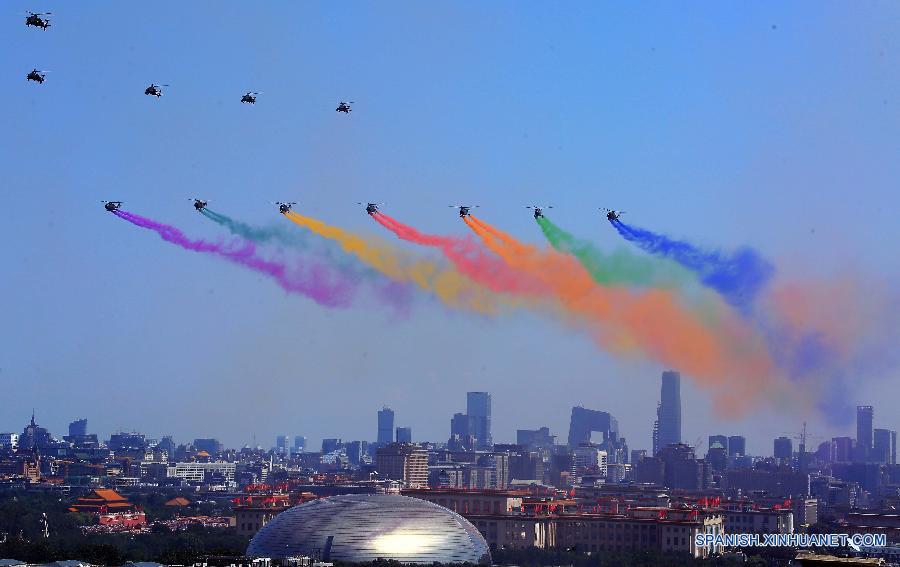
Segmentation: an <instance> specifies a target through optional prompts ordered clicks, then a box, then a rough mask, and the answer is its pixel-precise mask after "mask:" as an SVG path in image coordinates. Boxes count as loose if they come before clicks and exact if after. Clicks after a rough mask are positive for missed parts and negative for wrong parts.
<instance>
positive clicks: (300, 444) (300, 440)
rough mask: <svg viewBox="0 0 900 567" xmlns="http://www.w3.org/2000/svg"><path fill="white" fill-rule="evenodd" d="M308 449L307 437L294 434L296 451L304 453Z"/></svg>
mask: <svg viewBox="0 0 900 567" xmlns="http://www.w3.org/2000/svg"><path fill="white" fill-rule="evenodd" d="M305 450H306V437H304V436H303V435H295V436H294V452H295V453H302V452H303V451H305Z"/></svg>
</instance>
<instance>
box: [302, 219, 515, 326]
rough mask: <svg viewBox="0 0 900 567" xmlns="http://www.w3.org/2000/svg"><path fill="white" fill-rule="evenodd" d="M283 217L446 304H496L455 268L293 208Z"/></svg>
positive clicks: (491, 308)
mask: <svg viewBox="0 0 900 567" xmlns="http://www.w3.org/2000/svg"><path fill="white" fill-rule="evenodd" d="M284 216H285V217H287V218H288V219H289V220H290V221H292V222H294V223H296V224H298V225H300V226H302V227H304V228H306V229H308V230H310V231H311V232H313V233H315V234H318V235H319V236H322V237H324V238H327V239H329V240H333V241H335V242H337V243H338V244H340V246H341V248H342V249H343V250H344V252H346V253H348V254H352V255H353V256H356V257H357V258H359V259H360V260H361V261H362V262H364V263H365V264H366V265H368V266H371V267H372V268H374V269H376V270H378V271H379V272H381V273H382V274H384V275H385V276H387V277H389V278H391V279H392V280H394V281H396V282H401V283H414V284H415V285H417V286H418V287H419V288H421V289H423V290H425V291H428V292H431V293H433V294H434V295H435V296H437V297H438V299H440V300H441V302H443V303H444V304H445V305H447V306H449V307H454V308H462V309H469V310H472V311H475V312H478V313H484V314H491V313H495V312H496V311H497V309H498V307H499V303H500V302H501V301H500V298H499V297H497V296H496V295H494V294H493V293H492V292H490V291H489V290H487V289H485V288H483V287H481V286H479V285H477V284H475V283H473V282H472V281H471V280H469V279H467V278H465V277H464V276H462V275H461V274H460V273H459V272H457V271H455V270H452V269H448V268H446V267H444V266H441V265H439V264H437V263H435V262H432V261H429V260H423V259H414V258H410V257H408V256H406V255H403V254H402V253H401V252H400V251H398V250H395V249H394V248H392V247H391V246H389V245H387V244H386V243H381V242H377V243H376V242H369V241H367V240H366V239H365V238H363V237H361V236H358V235H356V234H353V233H351V232H348V231H345V230H343V229H341V228H338V227H336V226H331V225H328V224H326V223H324V222H322V221H320V220H317V219H314V218H311V217H306V216H303V215H300V214H298V213H296V212H294V211H288V212H287V213H286V214H285V215H284Z"/></svg>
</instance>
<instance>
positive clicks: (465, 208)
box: [450, 205, 478, 219]
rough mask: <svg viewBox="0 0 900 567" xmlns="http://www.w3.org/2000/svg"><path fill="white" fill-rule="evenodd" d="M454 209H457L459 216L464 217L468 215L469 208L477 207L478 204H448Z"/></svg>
mask: <svg viewBox="0 0 900 567" xmlns="http://www.w3.org/2000/svg"><path fill="white" fill-rule="evenodd" d="M450 206H451V207H453V208H454V209H459V218H461V219H464V218H466V217H467V216H469V209H477V208H478V205H468V206H467V205H450Z"/></svg>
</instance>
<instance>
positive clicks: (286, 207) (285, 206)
mask: <svg viewBox="0 0 900 567" xmlns="http://www.w3.org/2000/svg"><path fill="white" fill-rule="evenodd" d="M275 204H276V205H278V212H279V213H281V214H283V215H286V214H288V211H290V210H291V207H292V206H294V205H296V204H297V203H294V202H291V203H282V202H281V201H275Z"/></svg>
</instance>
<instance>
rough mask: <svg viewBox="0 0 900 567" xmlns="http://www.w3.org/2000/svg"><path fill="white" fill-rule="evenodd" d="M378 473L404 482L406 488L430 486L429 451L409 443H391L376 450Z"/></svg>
mask: <svg viewBox="0 0 900 567" xmlns="http://www.w3.org/2000/svg"><path fill="white" fill-rule="evenodd" d="M375 469H376V470H377V471H378V474H379V475H381V476H383V477H385V478H389V479H393V480H399V481H401V482H403V484H404V486H405V487H406V488H419V487H423V488H424V487H426V486H428V452H427V451H426V450H425V449H423V448H421V447H419V446H418V445H412V444H409V443H391V444H389V445H386V446H384V447H379V448H378V450H377V451H376V452H375Z"/></svg>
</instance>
